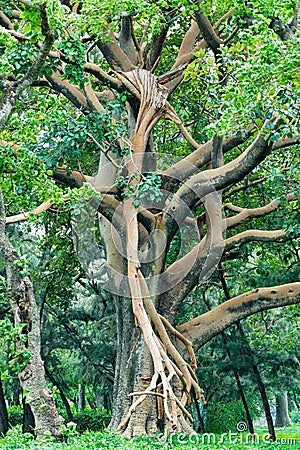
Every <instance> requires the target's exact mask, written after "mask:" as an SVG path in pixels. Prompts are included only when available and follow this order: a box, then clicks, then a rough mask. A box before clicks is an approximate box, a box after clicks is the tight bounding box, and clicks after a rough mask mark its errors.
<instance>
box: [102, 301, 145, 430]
mask: <svg viewBox="0 0 300 450" xmlns="http://www.w3.org/2000/svg"><path fill="white" fill-rule="evenodd" d="M114 301H115V308H116V315H117V357H116V367H115V380H114V388H113V414H112V419H111V422H110V425H109V427H110V428H114V429H116V428H118V426H119V424H120V423H121V422H122V420H123V419H124V417H125V416H126V414H127V412H128V410H129V408H130V405H131V398H130V397H129V394H130V393H131V392H133V390H134V380H135V359H136V355H135V352H134V348H135V344H136V342H137V339H138V336H139V333H138V330H137V328H135V323H134V317H133V312H132V305H131V299H129V298H125V297H118V296H116V297H115V298H114ZM131 352H132V353H131Z"/></svg>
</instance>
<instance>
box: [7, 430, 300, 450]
mask: <svg viewBox="0 0 300 450" xmlns="http://www.w3.org/2000/svg"><path fill="white" fill-rule="evenodd" d="M276 432H277V441H276V442H271V441H270V440H269V439H268V438H267V435H268V434H267V429H266V428H263V427H256V429H255V436H254V442H253V441H251V437H250V435H249V434H247V433H246V432H245V433H230V432H229V433H224V434H221V435H215V434H214V433H205V434H203V435H201V434H199V435H197V436H186V435H183V434H179V435H176V436H170V437H169V438H168V439H162V438H159V437H153V438H151V439H150V438H145V437H142V438H138V439H135V440H131V441H130V440H128V439H123V438H122V437H121V436H120V435H119V434H117V433H114V432H110V431H104V432H102V433H98V432H84V433H82V434H79V433H77V432H76V431H74V430H72V429H67V430H66V433H65V439H64V441H62V442H55V441H54V440H52V439H51V438H49V439H48V440H46V441H43V442H39V441H35V440H33V438H32V436H31V435H29V434H22V433H21V429H20V427H19V426H17V427H14V428H12V429H11V430H9V432H8V434H7V435H6V437H5V438H4V439H0V449H1V450H27V449H28V450H38V449H39V450H41V449H47V450H62V449H65V450H86V449H89V450H92V449H95V450H98V449H99V450H100V449H117V450H135V449H136V450H146V449H147V450H152V449H153V450H154V449H159V448H161V449H174V450H194V449H201V450H300V424H298V426H296V425H295V426H293V427H287V428H279V429H277V430H276Z"/></svg>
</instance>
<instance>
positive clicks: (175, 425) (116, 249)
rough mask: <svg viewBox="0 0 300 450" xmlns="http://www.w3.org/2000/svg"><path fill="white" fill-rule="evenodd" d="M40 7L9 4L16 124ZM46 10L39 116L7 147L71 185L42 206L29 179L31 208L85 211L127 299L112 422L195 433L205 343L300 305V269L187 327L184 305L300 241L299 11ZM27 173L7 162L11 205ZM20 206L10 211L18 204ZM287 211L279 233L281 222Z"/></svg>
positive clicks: (35, 99) (80, 222)
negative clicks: (243, 252) (246, 253)
mask: <svg viewBox="0 0 300 450" xmlns="http://www.w3.org/2000/svg"><path fill="white" fill-rule="evenodd" d="M24 5H25V6H24ZM40 8H41V7H39V8H37V7H36V6H35V5H33V4H31V3H30V2H28V1H27V0H26V1H22V2H20V6H19V8H18V9H17V10H15V7H14V4H13V3H11V2H9V1H8V2H5V3H4V4H3V8H2V12H1V26H2V34H1V39H2V43H3V45H2V47H1V49H2V50H1V52H2V59H3V65H2V69H1V70H2V75H4V76H5V77H6V78H5V80H6V81H5V83H4V84H3V83H2V97H1V102H2V105H4V103H5V102H6V103H5V105H6V104H8V109H7V108H6V109H5V108H4V107H3V106H2V110H1V111H7V113H6V112H4V113H3V115H4V114H6V115H5V121H6V119H7V117H8V116H9V113H10V112H11V110H12V108H13V107H14V105H15V100H14V101H13V102H10V98H11V97H10V96H9V95H6V89H7V85H9V86H14V87H15V86H18V85H19V80H22V79H23V78H22V77H23V75H24V71H25V73H27V72H26V70H27V66H28V64H30V59H33V60H34V58H35V55H36V53H37V52H38V51H39V48H40V38H41V35H40V29H39V28H38V27H37V23H39V20H40V11H41V9H40ZM279 8H280V18H278V17H277V16H278V10H279ZM49 11H51V15H50V25H51V26H52V27H53V28H55V31H56V33H57V40H56V43H55V44H54V46H53V49H52V50H51V51H50V52H49V57H48V59H47V63H46V64H45V65H44V67H43V69H42V68H41V66H40V67H39V77H38V79H32V80H30V83H28V84H31V85H32V86H34V87H36V88H37V91H33V90H32V89H30V90H27V91H26V94H25V93H24V95H23V97H22V101H23V102H24V105H25V107H26V109H27V110H29V111H30V108H33V107H34V108H38V111H39V112H40V115H38V114H39V112H38V113H36V111H35V110H34V113H33V114H31V113H30V112H28V111H27V112H25V110H24V109H23V107H22V104H20V105H19V106H18V108H19V111H20V112H21V111H23V112H22V113H21V114H20V116H17V115H12V116H11V118H10V121H9V122H8V123H7V128H6V129H5V131H4V133H3V136H2V137H3V141H2V144H3V145H4V146H5V148H8V147H10V148H13V147H12V146H13V145H15V143H16V142H15V141H16V140H17V141H18V142H17V143H21V144H22V145H23V146H25V148H26V147H27V149H28V150H27V151H29V149H30V150H31V151H33V152H35V154H36V157H37V158H36V170H37V172H39V170H43V169H38V165H39V164H42V163H43V164H46V167H48V168H51V169H52V172H49V173H48V172H47V171H46V172H45V173H46V174H49V176H51V177H52V178H53V179H54V180H56V181H57V182H59V183H61V184H63V185H64V186H66V187H65V188H61V190H55V189H54V188H53V191H54V192H55V194H53V195H52V197H51V198H44V200H45V202H44V203H42V204H40V205H38V201H39V200H40V197H41V195H40V190H43V188H42V186H41V185H35V186H32V185H31V184H30V183H31V180H27V179H26V180H23V189H24V191H23V192H24V200H26V202H27V203H29V204H30V210H31V211H32V215H35V214H39V213H41V212H43V211H45V210H48V209H50V208H51V207H52V208H53V205H56V207H57V208H62V209H64V208H65V206H64V205H68V204H71V211H72V230H73V237H74V241H75V248H76V251H77V254H78V256H79V259H80V261H81V263H82V266H83V267H84V268H85V270H86V271H87V273H88V274H89V276H90V278H91V279H93V280H95V282H97V284H98V285H99V286H100V287H101V288H104V289H105V290H106V291H108V293H109V296H108V297H109V300H110V301H111V302H112V303H113V304H114V308H115V314H116V317H117V358H116V370H115V380H114V395H113V406H114V409H113V417H112V421H111V427H113V428H117V429H119V430H122V431H124V433H125V435H127V436H129V437H132V436H137V435H141V434H145V433H146V434H151V433H153V432H155V431H156V430H157V426H158V424H159V426H160V427H161V429H164V431H165V433H169V432H173V431H185V432H188V433H192V432H193V431H192V429H191V427H190V425H189V420H192V417H191V415H190V413H189V411H188V409H187V404H188V403H189V401H190V399H191V392H194V393H195V397H196V398H197V399H201V400H202V401H203V403H205V399H204V395H203V392H202V389H201V387H200V386H199V384H198V382H197V378H196V375H195V372H196V358H195V354H194V351H195V349H198V348H200V347H201V346H202V345H204V344H205V343H206V342H208V341H209V340H210V339H211V338H212V337H213V336H215V335H216V334H218V333H220V332H222V331H223V330H225V329H226V328H228V327H229V326H230V325H231V324H233V323H235V322H236V321H239V320H241V319H243V318H245V317H248V316H250V315H252V314H254V313H256V312H259V311H263V310H266V309H271V308H276V307H278V306H285V305H289V304H294V303H298V302H299V301H300V285H299V283H297V282H296V278H295V279H293V280H290V281H291V282H290V283H288V284H282V285H279V286H272V287H263V288H258V287H257V288H255V289H254V290H252V291H250V292H245V293H242V294H240V292H238V294H240V295H237V296H236V297H232V298H230V299H229V300H227V301H226V302H225V303H223V304H221V305H219V306H216V307H215V308H214V309H213V310H212V311H209V312H207V313H204V314H202V315H200V316H198V317H194V318H190V320H187V321H186V322H185V323H182V324H180V325H178V314H179V312H180V308H181V305H182V303H183V302H184V300H185V299H186V298H187V297H188V296H189V295H190V294H191V292H192V291H193V290H194V289H195V288H196V287H197V285H198V284H199V283H200V282H201V281H203V280H204V279H205V278H207V277H208V276H209V274H210V273H211V271H212V270H214V269H215V268H216V267H217V265H218V263H219V262H220V260H221V259H222V258H224V259H234V258H235V254H236V250H237V249H238V248H239V247H240V246H242V245H243V244H247V243H249V242H250V243H251V242H254V241H258V242H278V241H286V240H288V241H291V240H293V239H295V238H296V236H297V233H298V230H297V225H296V224H297V222H296V221H297V216H296V213H295V210H296V208H297V204H298V203H299V200H298V193H297V188H296V184H297V179H298V178H299V171H298V167H297V152H298V143H299V138H298V132H299V128H298V116H299V105H298V102H299V84H298V81H297V70H298V46H299V45H298V39H297V26H298V12H299V7H298V5H291V4H290V3H289V2H285V3H284V4H282V2H280V4H278V5H277V4H275V3H274V2H272V4H271V3H270V4H268V3H267V4H266V3H265V2H260V1H256V2H252V3H251V6H250V5H249V6H244V4H243V3H241V4H239V2H236V3H235V2H230V1H228V2H225V3H222V5H220V4H218V3H217V2H213V3H212V2H209V4H208V2H194V1H193V2H192V1H188V0H186V1H181V2H178V1H176V2H174V1H171V0H170V1H157V2H151V1H149V2H139V1H135V2H132V3H128V2H120V3H118V4H115V3H114V2H109V1H104V2H103V1H102V2H101V3H99V4H95V2H94V1H89V0H86V1H83V2H80V3H79V4H77V3H74V4H73V3H72V2H65V1H62V2H59V1H50V2H49ZM289 20H291V23H290V25H285V24H286V23H287V22H288V21H289ZM283 29H284V30H285V32H284V33H283ZM42 32H43V28H42ZM51 45H52V42H51ZM7 83H8V84H7ZM56 96H57V97H58V98H57V97H56ZM12 98H14V97H12ZM171 102H172V103H171ZM0 106H1V105H0ZM183 121H184V123H185V124H184V123H183ZM21 127H23V128H22V132H20V131H16V129H18V128H19V130H20V128H21ZM32 127H34V129H35V136H32ZM7 146H8V147H7ZM283 149H284V150H283ZM17 151H18V150H16V151H15V155H14V157H15V158H17V160H18V155H17ZM162 151H167V153H168V154H167V156H161V152H162ZM176 153H177V155H179V156H180V159H179V160H178V161H177V162H174V158H173V157H172V155H174V154H176ZM169 154H171V158H170V157H169ZM38 161H39V162H38ZM5 164H7V163H5ZM43 167H44V166H43ZM13 172H14V168H12V167H10V168H9V170H8V169H7V167H6V166H5V165H4V168H3V173H4V182H3V189H4V192H5V194H6V195H7V198H8V199H9V198H10V195H11V186H10V180H11V178H10V177H11V176H13V175H12V174H13ZM278 173H280V174H284V178H283V179H282V178H281V179H280V195H278V191H279V186H278V184H276V183H277V174H278ZM21 184H22V183H21ZM28 186H30V195H29V196H26V190H27V191H28ZM261 186H262V188H261ZM265 186H268V189H267V188H266V187H265ZM269 186H270V189H269ZM67 187H68V188H69V189H68V188H67ZM70 188H71V189H73V188H77V191H76V190H75V191H74V192H71V189H70ZM249 188H251V190H252V189H255V188H256V189H257V192H258V193H259V194H258V195H254V196H253V197H250V198H249V201H248V203H244V202H239V201H238V199H239V197H236V196H235V194H236V193H237V192H242V193H247V192H248V189H249ZM223 191H224V192H223ZM43 192H44V194H45V193H46V190H45V189H44V191H43ZM252 192H255V190H254V191H253V190H252ZM21 193H22V192H21ZM245 195H246V194H245ZM222 197H224V198H226V204H225V207H224V210H223V202H222ZM231 198H234V199H236V200H237V203H238V204H234V203H232V202H229V201H228V200H231ZM14 200H18V201H19V202H20V198H18V197H17V196H15V198H14ZM18 201H17V202H15V203H14V204H12V205H11V207H9V209H8V210H9V213H10V214H14V213H17V212H19V211H18V209H17V203H18ZM26 202H24V204H23V208H26V207H27V204H26ZM20 206H21V205H20V204H19V207H20ZM34 206H36V208H34ZM279 209H283V210H284V211H285V214H286V218H287V222H288V224H287V226H284V227H283V228H276V227H274V223H275V224H276V221H274V219H271V220H269V219H268V215H270V214H271V213H274V212H276V211H278V210H279ZM223 211H224V212H223ZM28 216H29V215H28V213H20V212H19V214H15V215H10V216H8V217H7V219H6V223H13V222H17V221H20V220H25V219H27V218H28ZM4 218H5V216H4V213H3V214H2V234H3V236H4ZM256 218H260V219H258V220H257V225H255V219H256ZM261 218H264V220H262V219H261ZM249 222H250V224H251V225H249ZM252 227H254V228H252ZM225 231H227V236H226V237H225ZM178 243H179V245H178ZM2 259H3V261H4V263H6V264H7V259H5V258H2ZM20 281H21V279H20ZM242 292H244V290H243V289H242ZM177 325H178V326H177Z"/></svg>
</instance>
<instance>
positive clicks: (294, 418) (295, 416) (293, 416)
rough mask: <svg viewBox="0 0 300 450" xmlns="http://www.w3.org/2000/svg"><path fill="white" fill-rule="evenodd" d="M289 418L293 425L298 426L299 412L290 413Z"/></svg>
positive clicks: (299, 422)
mask: <svg viewBox="0 0 300 450" xmlns="http://www.w3.org/2000/svg"><path fill="white" fill-rule="evenodd" d="M290 418H291V420H292V422H293V423H296V424H300V410H299V409H298V410H296V411H292V412H291V413H290Z"/></svg>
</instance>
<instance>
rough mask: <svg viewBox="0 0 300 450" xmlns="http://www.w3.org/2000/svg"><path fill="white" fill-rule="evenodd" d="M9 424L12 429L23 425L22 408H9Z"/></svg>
mask: <svg viewBox="0 0 300 450" xmlns="http://www.w3.org/2000/svg"><path fill="white" fill-rule="evenodd" d="M7 412H8V423H9V424H10V426H11V427H15V426H16V425H20V424H22V423H23V407H22V406H10V407H9V408H8V411H7Z"/></svg>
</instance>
